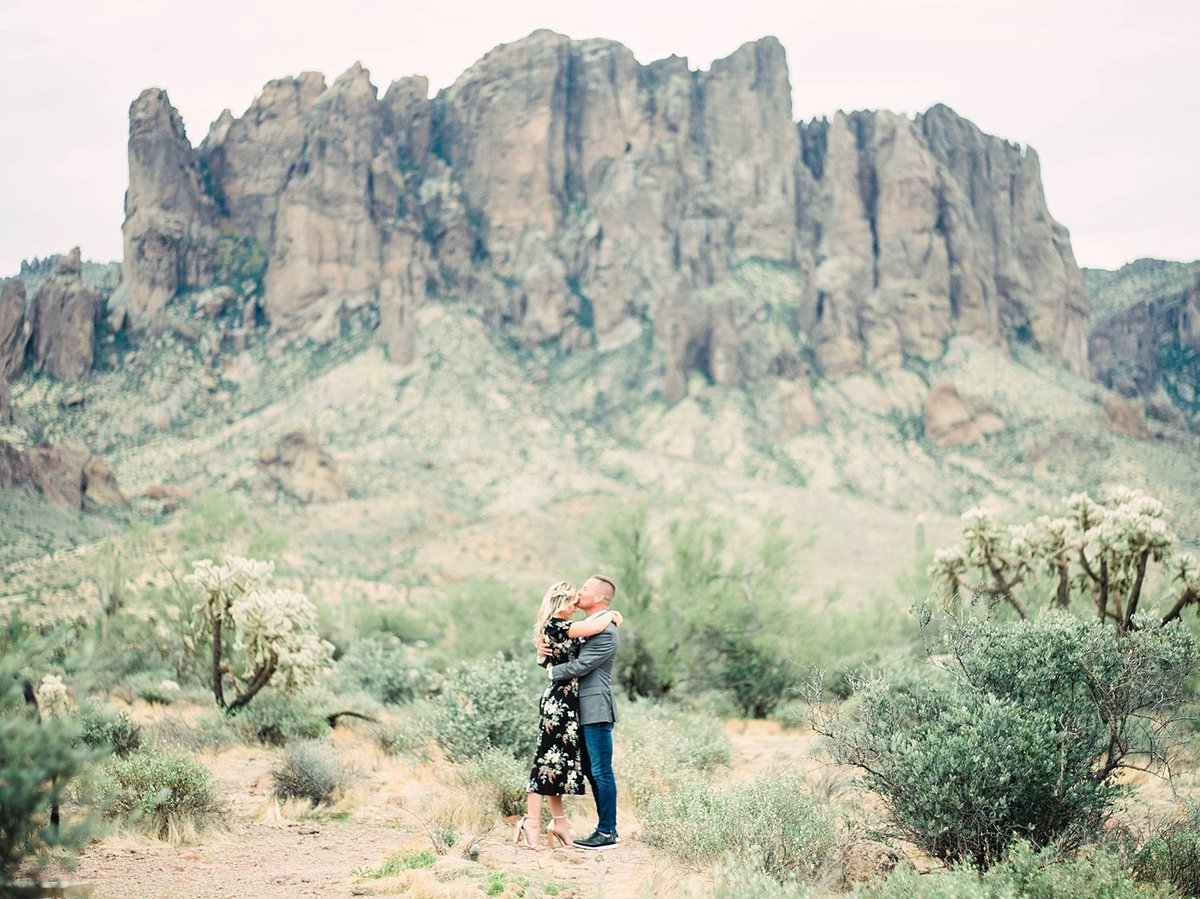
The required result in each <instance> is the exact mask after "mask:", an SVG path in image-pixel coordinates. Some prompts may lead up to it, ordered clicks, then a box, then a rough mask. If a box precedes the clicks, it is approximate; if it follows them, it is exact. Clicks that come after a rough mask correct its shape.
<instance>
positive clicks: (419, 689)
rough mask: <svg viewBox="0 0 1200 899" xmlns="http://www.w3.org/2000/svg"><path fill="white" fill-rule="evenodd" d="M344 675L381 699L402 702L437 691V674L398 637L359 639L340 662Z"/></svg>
mask: <svg viewBox="0 0 1200 899" xmlns="http://www.w3.org/2000/svg"><path fill="white" fill-rule="evenodd" d="M338 673H339V674H340V675H341V677H342V679H343V680H344V681H346V682H347V683H349V684H352V685H353V686H355V687H358V688H360V689H362V690H365V691H366V692H367V693H369V694H370V695H371V696H374V697H375V698H376V699H378V700H379V701H380V702H385V703H388V704H389V705H401V704H403V703H406V702H411V701H412V700H414V699H416V698H417V697H418V696H422V695H426V694H428V693H430V692H432V691H433V689H434V686H435V684H436V680H437V679H436V677H435V675H434V674H433V672H431V671H429V670H428V669H426V668H424V667H422V666H421V665H420V664H419V663H417V662H415V661H414V660H413V658H412V654H411V651H410V650H409V649H408V648H407V647H405V646H404V644H402V643H401V642H400V641H399V640H397V639H396V638H394V637H392V638H386V637H385V638H378V637H377V638H368V639H362V640H358V641H356V642H355V643H354V644H353V645H351V647H350V649H349V650H348V651H347V653H346V654H345V655H344V656H343V657H342V659H341V660H340V661H339V662H338Z"/></svg>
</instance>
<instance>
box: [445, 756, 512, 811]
mask: <svg viewBox="0 0 1200 899" xmlns="http://www.w3.org/2000/svg"><path fill="white" fill-rule="evenodd" d="M458 781H459V783H461V784H462V785H463V786H464V787H467V788H468V789H470V791H471V792H472V793H473V794H474V795H477V796H484V797H486V798H487V799H488V801H490V802H491V803H492V804H493V805H494V806H495V809H496V811H497V812H499V813H500V814H501V815H504V816H506V817H508V816H512V815H523V814H525V788H526V787H528V786H529V762H528V761H527V760H526V761H521V760H519V759H514V758H513V757H512V756H511V755H510V754H508V753H507V752H505V751H504V750H501V749H495V748H492V749H485V750H484V751H483V752H481V753H480V754H479V755H477V756H476V757H474V758H472V759H469V760H467V761H466V762H464V763H463V764H462V766H461V767H460V768H459V770H458Z"/></svg>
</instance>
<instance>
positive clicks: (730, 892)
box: [705, 848, 814, 899]
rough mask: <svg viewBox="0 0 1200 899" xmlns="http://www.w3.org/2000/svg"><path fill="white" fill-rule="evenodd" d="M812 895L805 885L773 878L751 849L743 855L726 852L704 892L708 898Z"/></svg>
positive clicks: (807, 898)
mask: <svg viewBox="0 0 1200 899" xmlns="http://www.w3.org/2000/svg"><path fill="white" fill-rule="evenodd" d="M813 895H814V891H813V888H812V887H811V886H809V885H807V884H803V883H798V882H796V881H793V880H783V881H781V880H779V878H777V877H772V876H771V875H770V874H769V873H768V872H767V870H766V867H765V866H764V865H763V861H762V858H761V854H760V853H759V852H758V851H757V850H755V849H753V848H751V849H750V850H749V851H748V852H747V853H746V854H744V855H736V854H728V855H726V856H725V860H724V862H722V863H721V864H720V865H718V866H717V867H716V868H714V869H713V884H712V887H711V888H710V889H709V890H708V891H707V892H706V893H705V896H706V897H710V899H810V897H812V896H813Z"/></svg>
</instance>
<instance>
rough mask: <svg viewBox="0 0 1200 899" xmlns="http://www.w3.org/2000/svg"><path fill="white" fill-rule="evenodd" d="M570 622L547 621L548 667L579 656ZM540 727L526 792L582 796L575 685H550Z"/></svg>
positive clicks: (544, 695)
mask: <svg viewBox="0 0 1200 899" xmlns="http://www.w3.org/2000/svg"><path fill="white" fill-rule="evenodd" d="M570 627H571V622H570V621H569V620H568V619H566V618H551V619H550V620H549V621H547V622H546V627H545V628H544V629H543V630H542V633H544V634H545V635H546V643H547V644H548V645H549V647H550V661H549V663H548V664H551V665H561V664H562V663H563V662H566V661H568V660H570V659H573V658H575V657H576V656H577V655H579V648H580V646H581V645H582V644H583V641H582V640H578V639H572V638H571V637H568V636H567V631H568V630H569V629H570ZM539 710H540V712H541V727H540V728H538V746H537V752H535V753H534V755H533V770H532V771H530V772H529V787H528V788H527V792H529V793H540V794H541V795H543V796H562V795H564V794H567V793H582V792H583V784H584V778H583V762H582V760H581V757H580V745H579V741H580V739H582V736H583V734H582V731H580V729H579V681H578V680H577V679H576V678H571V679H570V680H560V681H552V682H551V684H550V686H548V687H547V688H546V690H545V692H544V693H542V701H541V704H540V706H539Z"/></svg>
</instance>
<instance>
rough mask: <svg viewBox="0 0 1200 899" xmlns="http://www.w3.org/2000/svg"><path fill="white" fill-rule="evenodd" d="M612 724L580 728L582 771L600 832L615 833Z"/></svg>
mask: <svg viewBox="0 0 1200 899" xmlns="http://www.w3.org/2000/svg"><path fill="white" fill-rule="evenodd" d="M612 730H613V726H612V722H611V721H605V722H603V723H602V724H585V725H584V726H583V770H584V773H585V776H586V777H587V779H588V783H590V784H591V785H592V798H593V799H595V800H596V814H597V815H598V816H599V818H600V823H599V824H597V825H596V830H598V831H600V832H601V833H610V834H613V835H614V836H615V835H616V833H617V779H616V777H614V776H613V768H612V752H613V740H612Z"/></svg>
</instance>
